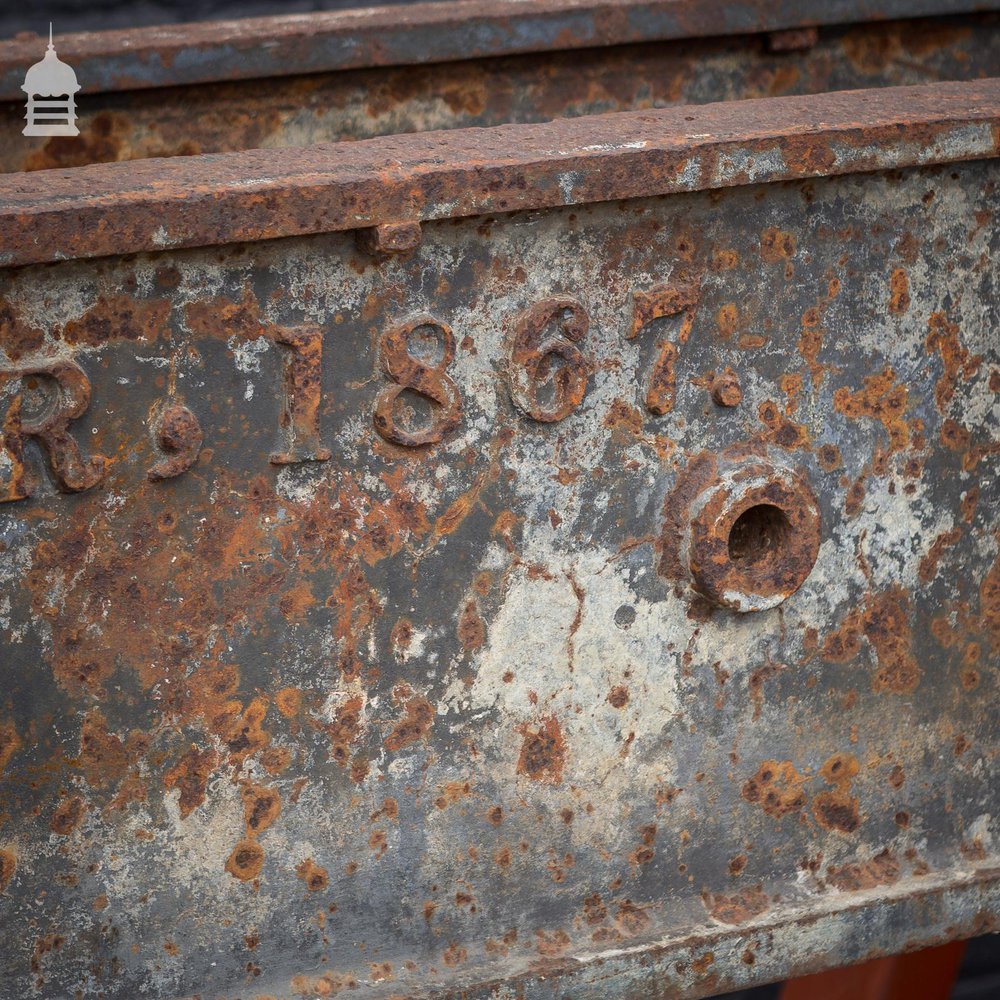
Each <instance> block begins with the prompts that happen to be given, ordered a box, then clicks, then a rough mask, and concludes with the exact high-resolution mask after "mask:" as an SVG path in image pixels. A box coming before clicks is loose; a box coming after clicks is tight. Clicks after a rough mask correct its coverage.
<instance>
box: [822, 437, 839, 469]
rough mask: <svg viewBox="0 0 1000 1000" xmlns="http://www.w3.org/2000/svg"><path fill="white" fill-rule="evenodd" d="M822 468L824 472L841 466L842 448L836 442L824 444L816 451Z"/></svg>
mask: <svg viewBox="0 0 1000 1000" xmlns="http://www.w3.org/2000/svg"><path fill="white" fill-rule="evenodd" d="M816 457H817V458H818V459H819V465H820V468H821V469H822V470H823V471H824V472H833V471H834V470H836V469H839V468H840V466H841V461H842V459H841V457H840V449H839V448H838V447H837V446H836V445H835V444H824V445H822V446H821V447H820V449H819V451H817V452H816Z"/></svg>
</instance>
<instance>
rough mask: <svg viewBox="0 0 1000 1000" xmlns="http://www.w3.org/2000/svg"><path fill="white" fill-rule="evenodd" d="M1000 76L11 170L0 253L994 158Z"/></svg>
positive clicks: (263, 235) (186, 241) (119, 248)
mask: <svg viewBox="0 0 1000 1000" xmlns="http://www.w3.org/2000/svg"><path fill="white" fill-rule="evenodd" d="M998 148H1000V79H990V80H982V81H970V82H963V83H941V84H933V85H929V86H925V87H891V88H885V89H882V90H868V91H848V92H843V93H834V94H824V95H819V96H811V97H785V98H776V99H773V100H761V101H741V102H730V103H721V104H713V105H706V106H703V107H700V108H698V109H693V108H667V109H663V110H655V111H643V112H632V113H624V114H616V115H603V116H590V117H586V118H579V119H568V120H561V121H554V122H549V123H545V124H538V125H521V126H518V125H510V126H500V127H497V128H494V129H483V130H480V129H459V130H455V131H450V132H428V133H423V134H414V135H404V136H392V137H390V136H384V137H381V138H377V139H369V140H365V141H363V142H357V143H341V144H330V145H320V146H314V147H308V148H305V149H277V150H249V151H244V152H239V153H227V154H216V155H205V156H199V157H183V158H174V159H162V160H145V161H135V162H132V163H110V164H98V165H94V166H90V167H81V168H79V169H75V170H64V171H57V170H50V171H37V172H34V173H31V174H8V175H5V176H3V177H0V264H6V265H14V264H25V263H33V262H39V261H52V260H59V259H64V258H68V257H90V256H101V255H106V254H115V253H128V252H133V251H139V250H155V249H163V248H168V247H174V248H177V247H190V246H199V245H206V244H213V243H226V242H230V241H235V240H263V239H268V238H272V237H278V236H285V235H295V234H304V233H315V232H326V231H333V230H342V229H354V228H361V227H371V226H374V225H378V224H380V223H384V222H401V221H422V220H426V219H440V218H454V217H459V216H471V215H475V214H478V213H484V212H511V211H516V210H524V209H540V208H549V207H554V206H558V205H574V204H581V203H587V202H593V201H610V200H615V199H622V198H635V197H641V196H645V195H652V194H668V193H673V192H680V191H696V190H702V189H706V188H718V187H726V186H731V185H738V184H746V183H749V182H752V181H758V182H760V181H778V180H786V179H791V178H802V177H811V176H824V175H829V174H836V173H845V172H852V171H860V170H877V169H879V168H884V167H889V166H897V167H902V166H909V165H914V164H926V163H937V162H950V161H958V160H964V159H974V158H977V157H989V156H994V155H995V154H996V152H997V150H998Z"/></svg>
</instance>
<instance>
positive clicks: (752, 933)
mask: <svg viewBox="0 0 1000 1000" xmlns="http://www.w3.org/2000/svg"><path fill="white" fill-rule="evenodd" d="M998 913H1000V869H997V868H989V867H982V868H980V869H978V870H971V871H970V870H968V869H967V870H965V871H953V872H949V873H946V874H945V873H942V874H941V875H938V876H930V877H923V878H912V879H907V880H905V881H902V882H900V883H898V884H897V885H894V886H890V887H886V886H884V885H882V886H877V887H873V888H872V889H869V890H867V891H863V892H856V893H844V894H837V895H834V896H831V897H827V898H826V899H825V900H823V901H822V902H821V903H820V904H819V905H815V904H813V905H810V906H808V907H803V906H802V905H801V904H799V905H790V906H789V907H788V908H787V910H786V913H785V914H783V915H782V914H779V913H776V912H775V911H771V912H769V913H768V914H766V915H763V916H758V917H754V918H752V919H750V920H748V921H747V922H745V923H743V924H741V926H739V927H737V928H734V927H718V926H711V925H705V926H703V927H702V928H700V930H699V931H693V932H691V933H689V934H674V935H671V936H669V937H666V938H664V939H661V940H660V941H656V942H650V943H646V944H637V943H633V944H631V945H630V946H628V947H625V948H621V947H617V948H611V949H608V950H605V951H600V950H594V951H588V950H583V951H581V952H580V953H579V954H575V955H572V956H566V957H564V958H562V959H560V960H559V961H556V962H553V961H549V962H546V963H545V965H544V968H543V969H538V968H535V969H530V970H525V971H523V972H521V973H520V974H512V975H510V976H505V977H504V978H503V979H496V980H493V981H490V980H488V979H487V980H485V981H480V982H475V980H474V979H473V974H472V970H466V972H465V975H464V976H463V977H462V980H463V982H462V983H461V984H459V983H456V984H454V985H449V986H444V985H442V986H441V987H439V988H436V989H435V988H431V989H426V990H420V989H418V990H416V991H415V992H414V991H407V992H406V994H405V995H406V996H407V997H409V998H411V1000H459V998H461V1000H491V998H515V997H516V998H517V1000H563V998H565V997H566V996H567V995H571V996H572V997H573V1000H605V998H606V997H608V996H609V995H613V996H615V997H619V998H621V1000H640V998H641V1000H660V998H663V1000H666V998H669V1000H696V998H699V997H704V996H706V995H708V994H711V995H712V996H714V995H716V994H717V993H729V992H730V991H732V990H739V989H744V988H746V987H748V986H758V985H761V984H763V983H768V982H774V981H776V980H779V979H784V978H794V977H796V976H804V975H811V974H813V973H816V972H823V971H825V970H827V969H831V968H839V967H841V966H844V965H852V964H855V963H857V962H863V961H867V960H869V959H871V958H875V957H880V956H882V955H888V954H900V953H905V952H911V951H917V950H919V949H921V948H927V947H932V946H934V945H938V944H943V943H945V942H947V941H955V940H959V939H961V938H966V937H972V936H976V935H980V934H987V933H990V932H994V931H996V930H997V928H998V923H997V914H998ZM267 985H268V987H269V988H270V989H271V990H273V991H274V992H273V994H269V995H271V996H273V997H274V1000H285V998H288V1000H293V998H299V997H301V996H302V993H301V991H300V990H299V989H296V988H293V989H292V990H291V991H289V990H288V989H287V987H283V986H282V985H279V984H270V983H269V984H267ZM380 987H381V988H380ZM399 987H400V984H399V983H385V984H378V983H373V984H369V985H368V992H367V993H366V995H367V996H369V997H371V998H373V1000H375V998H382V997H384V998H386V1000H390V998H391V997H393V996H396V997H398V996H399V994H400V988H399ZM258 988H259V989H265V987H264V985H263V984H261V985H260V986H259V987H258ZM567 991H569V994H567ZM349 995H350V994H349ZM185 1000H189V998H185ZM190 1000H193V998H190ZM213 1000H237V996H236V995H234V994H230V993H224V994H221V995H218V996H216V997H213Z"/></svg>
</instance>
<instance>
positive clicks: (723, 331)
mask: <svg viewBox="0 0 1000 1000" xmlns="http://www.w3.org/2000/svg"><path fill="white" fill-rule="evenodd" d="M715 319H716V323H717V324H718V326H719V336H720V337H722V338H723V339H724V340H729V338H730V337H732V335H733V334H734V333H735V332H736V330H737V328H738V326H739V319H740V317H739V312H738V310H737V308H736V304H735V303H734V302H728V303H726V305H724V306H722V308H721V309H720V310H719V312H718V314H717V315H716V317H715Z"/></svg>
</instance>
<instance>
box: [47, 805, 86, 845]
mask: <svg viewBox="0 0 1000 1000" xmlns="http://www.w3.org/2000/svg"><path fill="white" fill-rule="evenodd" d="M85 811H86V806H85V804H84V801H83V799H81V798H80V796H79V795H74V796H72V797H71V798H68V799H63V801H62V802H60V803H59V805H58V806H56V810H55V812H54V813H53V814H52V819H51V820H50V821H49V829H50V830H51V831H52V832H53V833H58V834H61V835H62V836H64V837H68V836H69V835H70V834H71V833H72V832H73V831H74V830H75V829H76V828H77V827H78V826H79V825H80V820H82V819H83V814H84V812H85Z"/></svg>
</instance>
